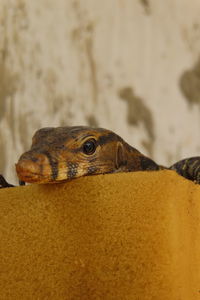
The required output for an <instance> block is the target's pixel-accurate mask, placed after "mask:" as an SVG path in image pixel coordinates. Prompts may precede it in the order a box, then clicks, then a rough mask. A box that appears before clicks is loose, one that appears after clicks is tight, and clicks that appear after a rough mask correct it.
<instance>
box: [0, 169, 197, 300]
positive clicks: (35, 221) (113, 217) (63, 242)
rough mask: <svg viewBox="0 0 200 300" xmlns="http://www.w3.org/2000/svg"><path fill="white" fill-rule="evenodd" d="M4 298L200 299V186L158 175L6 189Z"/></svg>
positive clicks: (1, 266) (1, 215) (0, 200)
mask: <svg viewBox="0 0 200 300" xmlns="http://www.w3.org/2000/svg"><path fill="white" fill-rule="evenodd" d="M0 299H6V300H9V299H42V300H44V299H54V300H56V299H59V300H60V299H61V300H62V299H67V300H68V299H70V300H72V299H73V300H74V299H84V300H86V299H87V300H90V299H109V300H110V299H115V300H117V299H120V300H126V299H134V300H146V299H154V300H156V299H159V300H165V299H169V300H193V299H195V300H198V299H200V186H198V185H195V184H193V183H192V182H190V181H188V180H185V179H184V178H182V177H180V176H178V175H177V174H176V173H175V172H173V171H159V172H136V173H124V174H122V173H121V174H110V175H99V176H91V177H83V178H80V179H76V180H72V181H71V182H66V183H62V184H52V185H30V186H26V187H18V188H9V189H2V190H0Z"/></svg>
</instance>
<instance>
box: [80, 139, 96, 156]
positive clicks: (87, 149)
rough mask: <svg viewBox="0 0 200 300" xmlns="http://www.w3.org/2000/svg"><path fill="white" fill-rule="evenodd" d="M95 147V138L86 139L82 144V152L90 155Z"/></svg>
mask: <svg viewBox="0 0 200 300" xmlns="http://www.w3.org/2000/svg"><path fill="white" fill-rule="evenodd" d="M96 147H97V145H96V141H95V139H91V140H87V141H86V142H85V143H84V144H83V152H84V153H85V154H87V155H91V154H93V153H94V152H95V150H96Z"/></svg>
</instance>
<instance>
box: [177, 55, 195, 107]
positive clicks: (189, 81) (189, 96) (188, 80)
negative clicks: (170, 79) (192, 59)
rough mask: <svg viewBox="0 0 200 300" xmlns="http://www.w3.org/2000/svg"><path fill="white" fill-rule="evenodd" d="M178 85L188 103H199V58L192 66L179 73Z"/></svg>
mask: <svg viewBox="0 0 200 300" xmlns="http://www.w3.org/2000/svg"><path fill="white" fill-rule="evenodd" d="M179 86H180V89H181V92H182V93H183V95H184V97H185V99H186V100H187V101H188V103H189V104H190V105H192V104H200V58H199V59H198V61H197V62H196V64H195V65H194V67H193V68H191V69H190V70H186V71H185V72H184V73H183V74H182V75H181V77H180V81H179Z"/></svg>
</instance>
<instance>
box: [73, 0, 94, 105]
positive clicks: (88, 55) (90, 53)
mask: <svg viewBox="0 0 200 300" xmlns="http://www.w3.org/2000/svg"><path fill="white" fill-rule="evenodd" d="M72 9H73V10H74V12H75V17H76V19H77V24H78V25H77V26H76V27H75V28H74V29H73V30H72V32H71V38H72V41H73V42H74V43H75V45H76V47H77V48H78V50H79V53H80V56H81V57H82V56H83V54H84V55H85V61H86V67H87V68H88V70H89V76H90V83H91V91H92V99H93V102H94V104H95V103H96V102H97V101H98V81H97V67H96V61H95V55H94V54H95V53H94V47H93V43H94V36H95V34H94V29H95V23H94V22H93V21H92V20H90V17H88V16H87V15H88V13H87V11H86V10H85V9H84V8H83V7H81V5H80V3H79V2H78V1H74V2H73V5H72ZM83 68H84V65H83ZM86 72H87V71H86Z"/></svg>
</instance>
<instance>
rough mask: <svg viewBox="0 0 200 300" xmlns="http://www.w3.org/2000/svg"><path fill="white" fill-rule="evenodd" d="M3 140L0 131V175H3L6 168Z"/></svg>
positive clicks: (0, 131)
mask: <svg viewBox="0 0 200 300" xmlns="http://www.w3.org/2000/svg"><path fill="white" fill-rule="evenodd" d="M4 144H5V139H4V133H3V132H2V130H0V149H1V150H0V151H1V158H0V174H4V170H5V167H6V149H5V145H4Z"/></svg>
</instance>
